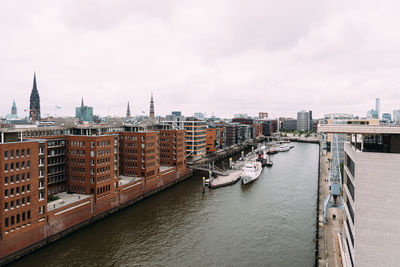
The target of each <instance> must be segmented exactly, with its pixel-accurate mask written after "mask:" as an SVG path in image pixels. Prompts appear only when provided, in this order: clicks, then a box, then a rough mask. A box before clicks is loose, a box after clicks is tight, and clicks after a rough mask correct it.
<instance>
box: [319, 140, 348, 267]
mask: <svg viewBox="0 0 400 267" xmlns="http://www.w3.org/2000/svg"><path fill="white" fill-rule="evenodd" d="M321 150H322V146H320V162H319V164H320V169H319V203H318V226H317V227H318V262H317V263H318V266H321V267H322V266H324V267H325V266H337V267H341V266H342V262H341V255H340V247H339V240H338V233H339V234H341V232H342V229H343V223H342V222H343V220H342V211H341V210H340V209H334V208H331V209H328V216H327V221H328V222H327V224H324V219H323V216H324V199H325V198H326V197H327V196H328V195H329V166H328V159H327V156H326V155H323V154H322V151H321ZM334 215H335V218H334Z"/></svg>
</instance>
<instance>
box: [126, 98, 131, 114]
mask: <svg viewBox="0 0 400 267" xmlns="http://www.w3.org/2000/svg"><path fill="white" fill-rule="evenodd" d="M126 117H127V118H130V117H131V109H130V108H129V101H128V107H127V109H126Z"/></svg>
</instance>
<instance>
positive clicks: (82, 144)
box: [70, 141, 94, 147]
mask: <svg viewBox="0 0 400 267" xmlns="http://www.w3.org/2000/svg"><path fill="white" fill-rule="evenodd" d="M91 143H92V144H93V146H94V142H91ZM70 144H71V146H74V147H85V141H71V142H70Z"/></svg>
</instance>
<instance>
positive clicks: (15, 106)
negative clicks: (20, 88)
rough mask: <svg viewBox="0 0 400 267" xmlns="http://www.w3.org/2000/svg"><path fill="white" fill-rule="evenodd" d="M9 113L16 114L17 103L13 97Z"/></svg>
mask: <svg viewBox="0 0 400 267" xmlns="http://www.w3.org/2000/svg"><path fill="white" fill-rule="evenodd" d="M11 114H12V115H17V105H16V104H15V98H14V99H13V104H12V107H11Z"/></svg>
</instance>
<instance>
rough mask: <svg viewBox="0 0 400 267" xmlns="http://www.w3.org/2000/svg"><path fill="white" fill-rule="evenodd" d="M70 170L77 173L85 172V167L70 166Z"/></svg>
mask: <svg viewBox="0 0 400 267" xmlns="http://www.w3.org/2000/svg"><path fill="white" fill-rule="evenodd" d="M71 171H72V172H77V173H85V171H86V169H85V168H80V167H71Z"/></svg>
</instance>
